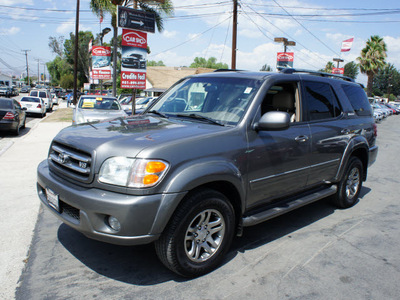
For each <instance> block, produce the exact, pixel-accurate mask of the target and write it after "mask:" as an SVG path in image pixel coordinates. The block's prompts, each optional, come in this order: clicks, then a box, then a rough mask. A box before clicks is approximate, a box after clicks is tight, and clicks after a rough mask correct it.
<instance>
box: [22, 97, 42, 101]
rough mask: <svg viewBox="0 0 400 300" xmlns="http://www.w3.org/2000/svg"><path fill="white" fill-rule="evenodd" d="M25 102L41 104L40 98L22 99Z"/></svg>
mask: <svg viewBox="0 0 400 300" xmlns="http://www.w3.org/2000/svg"><path fill="white" fill-rule="evenodd" d="M21 101H23V102H40V100H39V98H33V97H23V98H22V99H21Z"/></svg>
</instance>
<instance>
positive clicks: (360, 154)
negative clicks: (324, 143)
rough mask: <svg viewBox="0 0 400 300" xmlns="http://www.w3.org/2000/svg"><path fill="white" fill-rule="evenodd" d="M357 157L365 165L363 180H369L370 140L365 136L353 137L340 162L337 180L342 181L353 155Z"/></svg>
mask: <svg viewBox="0 0 400 300" xmlns="http://www.w3.org/2000/svg"><path fill="white" fill-rule="evenodd" d="M353 156H354V157H357V158H359V159H360V160H361V162H362V165H363V178H362V181H366V180H367V169H368V142H367V141H366V140H365V139H364V138H362V139H361V138H360V139H353V140H352V141H351V142H350V143H349V145H348V147H347V148H346V151H345V152H344V154H343V157H342V160H341V162H340V166H339V170H338V172H337V175H336V178H335V181H340V180H341V178H342V177H343V174H344V172H345V170H346V166H347V164H348V162H349V160H350V158H351V157H353Z"/></svg>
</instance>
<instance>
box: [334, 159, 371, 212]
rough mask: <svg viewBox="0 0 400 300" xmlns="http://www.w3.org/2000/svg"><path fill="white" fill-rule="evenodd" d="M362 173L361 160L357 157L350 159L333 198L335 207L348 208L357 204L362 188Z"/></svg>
mask: <svg viewBox="0 0 400 300" xmlns="http://www.w3.org/2000/svg"><path fill="white" fill-rule="evenodd" d="M363 172H364V168H363V164H362V162H361V160H360V159H359V158H357V157H351V158H350V160H349V162H348V164H347V168H346V171H345V173H344V175H343V178H342V180H341V181H340V182H339V186H338V191H337V193H336V195H335V197H334V202H335V204H336V206H338V207H340V208H348V207H351V206H353V205H354V204H356V203H357V200H358V196H359V195H360V191H361V187H362V178H363V174H364V173H363Z"/></svg>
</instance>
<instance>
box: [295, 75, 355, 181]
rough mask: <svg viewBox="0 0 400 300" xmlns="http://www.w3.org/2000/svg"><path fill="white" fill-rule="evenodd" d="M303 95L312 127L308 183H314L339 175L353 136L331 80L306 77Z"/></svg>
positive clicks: (306, 115) (303, 83)
mask: <svg viewBox="0 0 400 300" xmlns="http://www.w3.org/2000/svg"><path fill="white" fill-rule="evenodd" d="M302 98H303V101H304V106H305V107H304V108H305V117H306V118H307V120H308V122H309V125H310V131H311V155H310V162H311V164H310V174H309V177H308V181H307V185H308V186H314V185H319V184H321V183H323V182H325V181H330V180H331V179H332V178H333V177H334V176H335V175H336V173H337V170H338V168H339V163H340V160H341V158H342V155H343V153H344V151H345V149H346V146H347V145H348V142H349V140H350V137H351V136H350V133H349V132H347V131H346V129H345V124H346V121H344V120H345V116H344V114H343V111H342V108H341V106H340V104H339V101H338V99H337V96H336V94H335V92H334V89H333V88H332V86H331V85H330V84H329V83H328V82H327V81H323V80H320V81H319V80H317V79H316V80H315V81H314V80H309V81H307V80H304V81H303V82H302Z"/></svg>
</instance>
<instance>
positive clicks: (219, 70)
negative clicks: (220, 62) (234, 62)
mask: <svg viewBox="0 0 400 300" xmlns="http://www.w3.org/2000/svg"><path fill="white" fill-rule="evenodd" d="M237 71H243V70H237V69H217V70H215V71H214V72H237Z"/></svg>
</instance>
